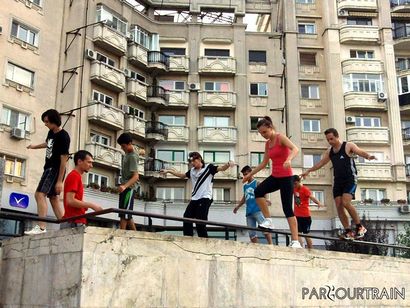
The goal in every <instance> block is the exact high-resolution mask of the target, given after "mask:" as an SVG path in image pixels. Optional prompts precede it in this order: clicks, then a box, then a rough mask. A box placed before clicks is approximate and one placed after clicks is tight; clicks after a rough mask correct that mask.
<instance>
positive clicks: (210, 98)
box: [198, 91, 236, 108]
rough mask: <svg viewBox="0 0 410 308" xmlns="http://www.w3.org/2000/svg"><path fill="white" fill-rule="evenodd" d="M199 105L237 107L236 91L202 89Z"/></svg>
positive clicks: (203, 106)
mask: <svg viewBox="0 0 410 308" xmlns="http://www.w3.org/2000/svg"><path fill="white" fill-rule="evenodd" d="M198 105H199V107H202V108H205V107H209V108H236V93H234V92H220V91H200V92H199V97H198Z"/></svg>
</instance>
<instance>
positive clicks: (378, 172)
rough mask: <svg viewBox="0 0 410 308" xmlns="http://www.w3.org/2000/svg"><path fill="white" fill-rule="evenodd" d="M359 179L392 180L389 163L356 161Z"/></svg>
mask: <svg viewBox="0 0 410 308" xmlns="http://www.w3.org/2000/svg"><path fill="white" fill-rule="evenodd" d="M356 167H357V176H358V179H359V181H393V174H392V170H391V164H389V163H357V164H356Z"/></svg>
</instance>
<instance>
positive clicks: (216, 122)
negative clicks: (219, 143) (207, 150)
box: [204, 116, 229, 127]
mask: <svg viewBox="0 0 410 308" xmlns="http://www.w3.org/2000/svg"><path fill="white" fill-rule="evenodd" d="M204 126H207V127H228V126H229V117H212V116H205V117H204Z"/></svg>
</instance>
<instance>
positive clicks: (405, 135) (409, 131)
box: [401, 127, 410, 147]
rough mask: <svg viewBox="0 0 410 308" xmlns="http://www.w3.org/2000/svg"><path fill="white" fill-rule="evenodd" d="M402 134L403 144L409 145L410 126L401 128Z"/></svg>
mask: <svg viewBox="0 0 410 308" xmlns="http://www.w3.org/2000/svg"><path fill="white" fill-rule="evenodd" d="M401 135H402V138H403V145H404V146H406V147H407V146H409V145H410V127H408V128H403V129H402V130H401Z"/></svg>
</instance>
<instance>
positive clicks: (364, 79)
mask: <svg viewBox="0 0 410 308" xmlns="http://www.w3.org/2000/svg"><path fill="white" fill-rule="evenodd" d="M370 77H371V78H370ZM375 77H378V78H375ZM343 88H344V92H345V93H347V92H363V93H378V92H383V89H384V79H383V74H367V73H366V74H362V73H351V74H346V75H343Z"/></svg>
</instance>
